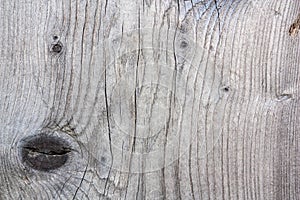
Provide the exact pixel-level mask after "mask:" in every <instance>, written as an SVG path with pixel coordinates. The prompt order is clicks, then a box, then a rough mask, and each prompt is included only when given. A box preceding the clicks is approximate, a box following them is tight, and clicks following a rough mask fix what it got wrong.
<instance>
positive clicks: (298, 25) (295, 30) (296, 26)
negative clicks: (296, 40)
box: [289, 14, 300, 37]
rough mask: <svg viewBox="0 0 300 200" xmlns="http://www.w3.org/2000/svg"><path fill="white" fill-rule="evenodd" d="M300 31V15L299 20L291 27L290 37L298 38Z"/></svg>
mask: <svg viewBox="0 0 300 200" xmlns="http://www.w3.org/2000/svg"><path fill="white" fill-rule="evenodd" d="M299 30H300V14H299V15H298V17H297V19H296V20H295V22H294V23H293V24H292V25H291V27H290V30H289V34H290V36H292V37H296V36H297V35H298V33H299Z"/></svg>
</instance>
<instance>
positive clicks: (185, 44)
mask: <svg viewBox="0 0 300 200" xmlns="http://www.w3.org/2000/svg"><path fill="white" fill-rule="evenodd" d="M188 45H189V44H188V43H187V42H186V41H184V40H183V41H182V42H181V43H180V47H181V48H183V49H184V48H186V47H187V46H188Z"/></svg>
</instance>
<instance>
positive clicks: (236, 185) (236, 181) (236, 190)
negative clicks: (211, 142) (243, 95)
mask: <svg viewBox="0 0 300 200" xmlns="http://www.w3.org/2000/svg"><path fill="white" fill-rule="evenodd" d="M245 7H246V6H243V7H242V6H241V7H240V10H239V12H237V14H236V18H233V19H232V20H231V21H230V23H231V22H232V21H233V20H234V22H235V23H234V24H235V26H234V29H233V32H234V34H233V41H232V45H231V49H232V50H233V49H234V46H236V45H237V44H235V42H234V41H236V39H235V38H240V37H241V32H240V35H239V37H237V33H238V31H236V30H237V28H238V27H239V26H238V25H240V26H242V24H240V22H239V20H238V19H239V16H243V15H244V14H245V13H246V11H247V9H246V8H247V7H246V8H245ZM238 48H239V49H241V48H240V47H238ZM232 52H233V51H232ZM231 56H233V53H232V54H231ZM231 60H234V59H231ZM235 62H239V61H238V60H235ZM232 66H238V65H237V64H234V63H232ZM239 74H241V73H239ZM240 84H241V83H238V84H237V90H238V91H239V88H240ZM232 98H233V101H232V102H233V103H232V104H233V106H232V107H231V109H230V116H231V112H232V111H234V110H237V111H239V110H240V108H239V107H240V106H239V104H238V102H239V101H238V99H239V95H238V94H236V95H233V97H232ZM234 102H236V103H234ZM234 113H239V112H233V115H232V116H235V114H234ZM238 116H239V114H238ZM238 121H239V119H238ZM229 124H230V123H229ZM229 127H230V125H229ZM234 132H237V131H234ZM237 133H238V132H237ZM236 138H239V137H236ZM238 144H239V143H238V139H237V140H236V145H235V159H233V160H232V162H234V163H235V167H237V168H235V170H234V171H235V177H234V178H235V181H234V182H235V187H233V188H232V187H230V188H229V192H230V194H231V193H232V194H235V195H237V198H239V191H238V189H239V185H240V180H239V176H238V173H239V170H238V169H239V168H238V151H239V150H238V146H239V145H238ZM243 157H244V153H243ZM243 160H244V158H243V159H242V160H241V161H242V162H244V161H243ZM228 163H230V161H229V160H228ZM243 166H245V165H243ZM243 171H244V168H243V169H242V175H243V174H244V173H243ZM230 172H231V170H230V168H229V171H228V173H229V176H230ZM230 180H231V179H230V178H229V179H228V182H229V183H230V182H231V181H230ZM229 185H231V184H229ZM242 185H244V179H242ZM230 189H232V191H231V190H230ZM234 189H235V190H234ZM242 192H243V193H245V191H242ZM244 195H245V194H244Z"/></svg>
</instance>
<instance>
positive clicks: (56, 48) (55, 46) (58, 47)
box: [51, 42, 63, 53]
mask: <svg viewBox="0 0 300 200" xmlns="http://www.w3.org/2000/svg"><path fill="white" fill-rule="evenodd" d="M62 48H63V46H62V44H61V42H58V43H56V44H53V45H52V46H51V51H52V52H55V53H60V52H61V51H62Z"/></svg>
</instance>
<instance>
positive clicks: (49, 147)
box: [21, 134, 72, 171]
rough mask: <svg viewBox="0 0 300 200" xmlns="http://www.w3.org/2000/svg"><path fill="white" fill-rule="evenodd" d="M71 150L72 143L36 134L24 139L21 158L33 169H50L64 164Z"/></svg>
mask: <svg viewBox="0 0 300 200" xmlns="http://www.w3.org/2000/svg"><path fill="white" fill-rule="evenodd" d="M71 151H72V149H71V148H70V145H69V144H68V143H67V142H66V141H64V140H62V139H61V138H58V137H55V136H50V135H44V134H43V135H36V136H31V137H29V138H26V139H25V140H24V141H23V145H22V146H21V159H22V161H23V162H24V163H26V164H27V165H28V166H29V167H31V168H33V169H36V170H39V171H49V170H54V169H57V168H59V167H61V166H63V165H64V164H65V163H66V162H67V160H68V158H69V153H70V152H71Z"/></svg>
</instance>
